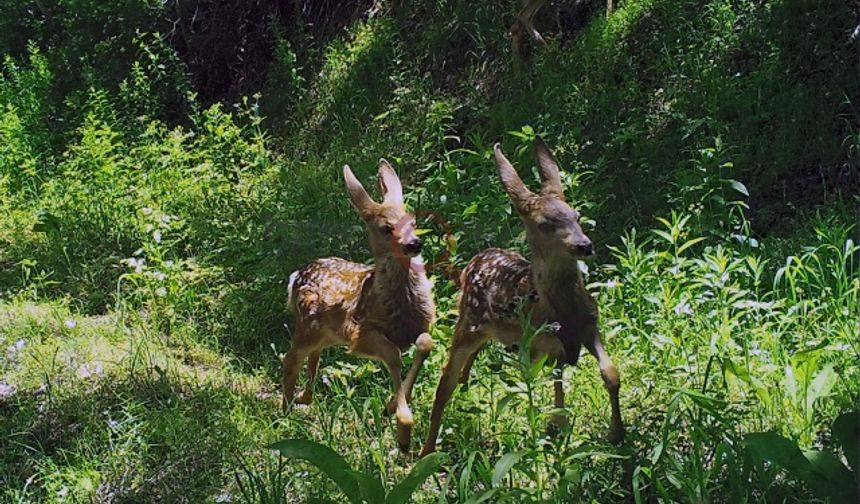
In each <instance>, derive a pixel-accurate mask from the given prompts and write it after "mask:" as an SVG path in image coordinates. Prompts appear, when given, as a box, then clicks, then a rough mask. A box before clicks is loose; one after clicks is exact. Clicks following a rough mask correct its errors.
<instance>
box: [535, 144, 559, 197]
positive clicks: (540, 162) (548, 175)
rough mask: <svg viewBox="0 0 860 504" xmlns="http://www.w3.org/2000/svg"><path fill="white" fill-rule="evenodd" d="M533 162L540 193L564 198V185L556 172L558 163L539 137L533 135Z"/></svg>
mask: <svg viewBox="0 0 860 504" xmlns="http://www.w3.org/2000/svg"><path fill="white" fill-rule="evenodd" d="M535 162H536V163H537V167H538V173H539V174H540V181H541V193H543V194H553V195H555V196H558V197H559V198H562V199H564V187H563V186H562V185H561V176H560V175H559V173H558V163H557V162H556V160H555V156H553V155H552V151H551V150H549V147H547V146H546V144H545V143H544V142H543V139H542V138H541V137H539V136H538V137H535Z"/></svg>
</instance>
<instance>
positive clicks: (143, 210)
mask: <svg viewBox="0 0 860 504" xmlns="http://www.w3.org/2000/svg"><path fill="white" fill-rule="evenodd" d="M140 211H141V212H143V215H150V214H151V213H152V209H151V208H149V207H143V208H141V209H140Z"/></svg>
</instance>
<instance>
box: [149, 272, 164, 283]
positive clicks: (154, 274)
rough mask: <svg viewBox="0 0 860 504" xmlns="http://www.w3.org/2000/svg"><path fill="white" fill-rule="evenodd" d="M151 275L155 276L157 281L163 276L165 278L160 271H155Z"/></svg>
mask: <svg viewBox="0 0 860 504" xmlns="http://www.w3.org/2000/svg"><path fill="white" fill-rule="evenodd" d="M152 276H153V277H155V279H156V280H158V281H159V282H163V281H164V278H165V275H164V273H162V272H161V271H156V272H155V273H153V274H152Z"/></svg>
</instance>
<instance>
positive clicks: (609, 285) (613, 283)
mask: <svg viewBox="0 0 860 504" xmlns="http://www.w3.org/2000/svg"><path fill="white" fill-rule="evenodd" d="M617 285H618V282H616V281H615V279H614V278H613V279H612V280H610V281H608V282H606V288H607V289H614V288H615V287H616V286H617Z"/></svg>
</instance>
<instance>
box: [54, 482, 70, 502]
mask: <svg viewBox="0 0 860 504" xmlns="http://www.w3.org/2000/svg"><path fill="white" fill-rule="evenodd" d="M67 495H69V487H67V486H65V485H64V486H63V488H61V489H59V490H58V491H57V497H59V498H61V499H64V498H65V497H66V496H67Z"/></svg>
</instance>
